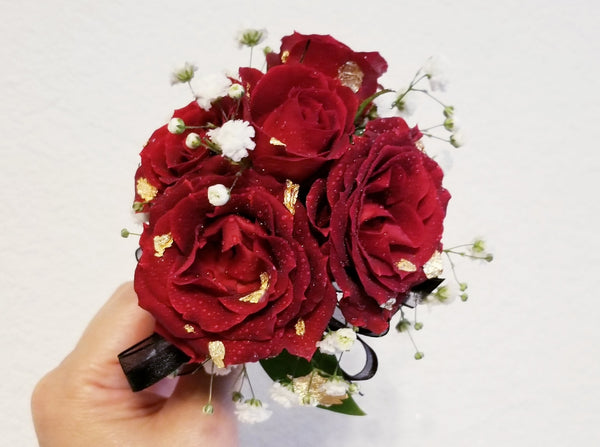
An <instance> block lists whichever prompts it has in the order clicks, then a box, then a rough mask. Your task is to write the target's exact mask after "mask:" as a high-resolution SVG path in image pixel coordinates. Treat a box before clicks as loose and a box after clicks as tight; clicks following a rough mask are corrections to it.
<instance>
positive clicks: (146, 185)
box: [135, 177, 158, 202]
mask: <svg viewBox="0 0 600 447" xmlns="http://www.w3.org/2000/svg"><path fill="white" fill-rule="evenodd" d="M135 190H136V191H137V193H138V195H139V196H140V197H141V198H142V199H144V200H145V201H146V202H150V201H151V200H152V199H154V198H155V197H156V194H158V189H156V187H155V186H152V185H151V184H150V182H149V181H148V179H146V178H144V177H140V178H139V179H138V181H137V183H136V186H135Z"/></svg>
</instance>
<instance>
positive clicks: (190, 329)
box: [183, 324, 196, 334]
mask: <svg viewBox="0 0 600 447" xmlns="http://www.w3.org/2000/svg"><path fill="white" fill-rule="evenodd" d="M183 328H184V329H185V331H186V332H187V333H188V334H193V333H194V332H196V329H194V326H192V325H191V324H186V325H185V326H183Z"/></svg>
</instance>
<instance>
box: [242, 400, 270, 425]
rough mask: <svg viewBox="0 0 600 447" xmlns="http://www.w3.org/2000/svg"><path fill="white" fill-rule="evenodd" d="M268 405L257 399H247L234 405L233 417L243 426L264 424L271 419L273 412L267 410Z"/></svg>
mask: <svg viewBox="0 0 600 447" xmlns="http://www.w3.org/2000/svg"><path fill="white" fill-rule="evenodd" d="M268 408H269V405H268V404H265V403H262V402H261V401H260V400H258V399H248V400H245V401H244V402H242V401H238V402H236V403H235V415H236V416H237V418H238V420H239V421H240V422H244V423H245V424H256V423H258V422H264V421H266V420H267V419H269V418H270V417H271V414H273V412H272V411H271V410H269V409H268Z"/></svg>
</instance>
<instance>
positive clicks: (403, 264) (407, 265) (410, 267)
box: [396, 259, 417, 273]
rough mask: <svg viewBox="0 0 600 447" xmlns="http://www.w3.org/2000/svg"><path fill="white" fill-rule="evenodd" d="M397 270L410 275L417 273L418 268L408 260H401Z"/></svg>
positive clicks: (397, 264) (397, 263)
mask: <svg viewBox="0 0 600 447" xmlns="http://www.w3.org/2000/svg"><path fill="white" fill-rule="evenodd" d="M396 268H397V269H398V270H401V271H403V272H409V273H411V272H416V271H417V266H416V265H414V264H413V263H412V262H410V261H409V260H408V259H400V260H399V261H398V262H396Z"/></svg>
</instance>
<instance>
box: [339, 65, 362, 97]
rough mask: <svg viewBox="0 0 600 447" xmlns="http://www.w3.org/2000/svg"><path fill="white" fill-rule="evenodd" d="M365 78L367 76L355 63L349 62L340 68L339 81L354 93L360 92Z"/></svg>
mask: <svg viewBox="0 0 600 447" xmlns="http://www.w3.org/2000/svg"><path fill="white" fill-rule="evenodd" d="M364 77H365V74H364V73H363V72H362V70H361V69H360V67H359V66H358V64H357V63H356V62H354V61H348V62H346V63H345V64H344V65H342V66H341V67H340V68H338V79H339V80H340V82H341V83H342V85H345V86H346V87H348V88H349V89H350V90H352V91H353V92H354V93H356V92H358V91H359V90H360V87H361V86H362V81H363V78H364Z"/></svg>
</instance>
